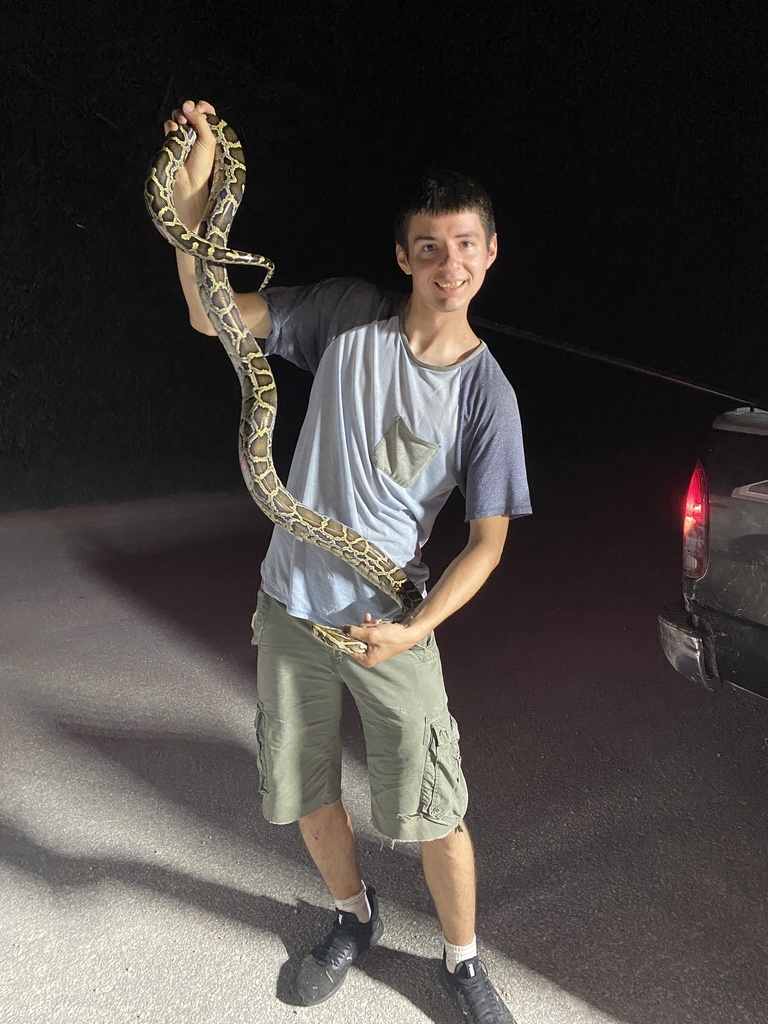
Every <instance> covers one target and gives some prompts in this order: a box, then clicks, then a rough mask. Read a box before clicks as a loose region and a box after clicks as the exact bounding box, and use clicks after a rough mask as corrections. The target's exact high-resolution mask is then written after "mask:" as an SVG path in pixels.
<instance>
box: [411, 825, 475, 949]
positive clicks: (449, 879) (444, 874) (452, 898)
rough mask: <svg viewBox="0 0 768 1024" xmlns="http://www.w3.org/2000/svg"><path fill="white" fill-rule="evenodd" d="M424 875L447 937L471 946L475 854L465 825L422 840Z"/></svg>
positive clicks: (454, 941)
mask: <svg viewBox="0 0 768 1024" xmlns="http://www.w3.org/2000/svg"><path fill="white" fill-rule="evenodd" d="M421 862H422V865H423V867H424V877H425V879H426V881H427V887H428V888H429V891H430V893H431V894H432V899H433V900H434V903H435V909H436V910H437V916H438V917H439V919H440V924H441V925H442V929H443V935H444V936H445V938H446V940H447V941H448V942H450V943H452V944H453V945H455V946H468V945H469V944H470V943H471V942H472V941H473V939H474V937H475V896H476V885H475V855H474V851H473V849H472V840H471V839H470V838H469V832H468V831H467V827H466V825H464V823H463V822H462V824H461V827H460V828H455V829H453V831H452V832H449V833H448V835H447V836H444V837H443V838H442V839H433V840H432V841H431V842H429V843H422V844H421Z"/></svg>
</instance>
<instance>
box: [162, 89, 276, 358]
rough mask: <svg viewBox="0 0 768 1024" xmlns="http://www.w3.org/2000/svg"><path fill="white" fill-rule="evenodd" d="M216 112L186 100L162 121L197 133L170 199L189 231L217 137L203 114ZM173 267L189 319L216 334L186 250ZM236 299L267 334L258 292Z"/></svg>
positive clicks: (257, 333)
mask: <svg viewBox="0 0 768 1024" xmlns="http://www.w3.org/2000/svg"><path fill="white" fill-rule="evenodd" d="M215 113H216V111H215V110H214V108H213V107H212V106H211V104H210V103H207V102H206V101H205V100H199V101H198V102H197V103H194V102H193V101H192V100H186V101H185V102H184V103H183V104H182V106H181V108H180V109H176V110H174V111H173V113H172V115H171V117H170V118H169V119H168V120H167V121H166V122H165V124H164V128H165V132H166V134H168V132H170V131H172V130H173V127H174V124H175V123H177V124H191V125H192V127H193V128H194V129H195V131H196V132H197V140H196V142H195V144H194V146H193V147H192V151H191V152H190V154H189V156H188V157H187V159H186V161H185V163H184V166H183V167H182V168H181V169H180V170H179V173H178V176H177V178H176V187H175V189H174V193H173V198H174V203H175V205H176V211H177V213H178V214H179V217H180V218H181V220H182V221H183V222H184V224H185V225H186V226H187V227H188V228H189V229H190V231H197V229H198V228H199V226H200V221H201V220H202V218H203V214H204V213H205V207H206V204H207V202H208V194H209V182H210V178H211V172H212V170H213V160H214V157H215V155H216V140H215V139H214V137H213V133H212V132H211V129H210V126H209V124H208V121H207V120H206V117H205V115H206V114H215ZM176 267H177V269H178V272H179V281H180V283H181V290H182V291H183V292H184V298H185V299H186V301H187V307H188V308H189V322H190V324H191V325H192V327H194V329H195V330H196V331H200V332H201V334H209V335H215V334H216V332H215V331H214V329H213V326H212V325H211V322H210V320H209V319H208V315H207V314H206V312H205V309H204V308H203V304H202V302H201V301H200V295H199V294H198V290H197V283H196V281H195V259H194V256H190V255H189V254H188V253H185V252H181V250H179V249H177V250H176ZM235 302H236V304H237V308H238V309H239V310H240V314H241V316H242V318H243V320H244V321H245V324H246V326H247V327H248V329H249V330H250V331H251V333H252V334H253V335H254V337H256V338H266V337H268V335H269V333H270V331H271V329H272V324H271V321H270V316H269V307H268V306H267V303H266V302H265V300H264V298H263V297H262V296H261V295H259V293H258V292H237V293H235Z"/></svg>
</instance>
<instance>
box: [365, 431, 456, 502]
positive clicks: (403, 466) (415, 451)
mask: <svg viewBox="0 0 768 1024" xmlns="http://www.w3.org/2000/svg"><path fill="white" fill-rule="evenodd" d="M438 451H440V445H439V444H433V443H432V442H431V441H424V440H423V439H422V438H420V437H417V436H416V434H414V432H413V431H412V430H411V429H410V427H409V426H408V424H407V423H406V422H405V420H404V419H403V418H402V416H398V417H397V419H396V420H395V421H394V423H393V424H392V425H391V426H390V427H389V429H388V430H387V432H386V433H385V434H384V437H382V439H381V440H380V441H379V443H378V444H377V445H376V447H375V448H374V449H373V454H372V458H373V464H374V466H375V467H376V468H377V469H380V470H381V472H382V473H386V475H387V476H388V477H390V479H392V480H394V482H395V483H396V484H400V486H401V487H410V486H411V484H413V483H414V481H415V480H416V478H417V477H418V475H419V473H421V472H422V470H424V469H426V467H427V466H428V465H429V463H430V462H431V461H432V459H433V458H434V457H435V455H436V453H437V452H438Z"/></svg>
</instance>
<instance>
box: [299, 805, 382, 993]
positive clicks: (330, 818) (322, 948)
mask: <svg viewBox="0 0 768 1024" xmlns="http://www.w3.org/2000/svg"><path fill="white" fill-rule="evenodd" d="M299 828H300V829H301V834H302V837H303V839H304V842H305V843H306V845H307V849H308V850H309V853H310V856H311V857H312V860H313V861H314V862H315V866H316V867H317V870H318V871H319V872H320V874H321V875H322V876H323V881H324V882H325V884H326V885H327V886H328V890H329V892H330V894H331V896H332V897H333V899H334V901H335V903H336V906H337V907H338V909H339V911H340V912H339V914H338V915H337V918H336V921H335V923H334V926H333V928H332V930H331V931H330V932H329V933H328V935H326V937H325V939H324V940H323V941H322V942H321V943H320V944H319V945H318V946H315V948H314V949H313V950H312V951H311V953H308V954H307V956H305V957H304V959H303V960H302V961H301V964H300V965H299V969H298V971H297V973H296V977H295V978H294V981H293V988H292V992H293V997H294V998H295V1000H296V1001H297V1002H298V1003H301V1004H303V1005H304V1006H314V1005H315V1004H316V1003H322V1002H323V1001H324V1000H326V999H329V998H330V997H331V996H332V995H333V994H334V992H336V991H337V989H338V988H339V986H340V985H341V984H342V982H343V981H344V978H345V977H346V975H347V972H348V971H349V968H350V967H351V966H352V964H353V963H354V961H355V960H356V959H357V957H358V956H359V955H360V954H361V953H365V952H367V950H369V949H370V948H371V946H375V945H376V943H377V942H378V941H379V939H380V938H381V936H382V933H383V931H384V927H383V925H382V923H381V921H380V920H379V914H378V901H377V900H376V893H375V891H374V889H373V888H369V889H367V890H364V889H363V883H362V880H361V878H360V865H359V864H358V861H357V852H356V849H355V834H354V831H353V829H352V822H351V821H350V820H349V815H348V814H347V809H346V807H345V806H344V804H343V803H342V802H341V800H338V801H337V802H336V803H335V804H326V806H325V807H321V808H320V809H319V810H317V811H314V812H313V813H312V814H308V815H307V816H306V817H305V818H301V819H300V820H299ZM343 904H346V906H344V905H343Z"/></svg>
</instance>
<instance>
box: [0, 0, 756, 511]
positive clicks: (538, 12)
mask: <svg viewBox="0 0 768 1024" xmlns="http://www.w3.org/2000/svg"><path fill="white" fill-rule="evenodd" d="M3 28H4V37H3V41H2V62H3V72H4V80H5V89H4V92H3V95H2V100H1V102H2V104H3V110H2V120H3V126H4V129H5V131H4V133H3V134H4V154H5V157H6V159H5V161H4V172H3V173H4V182H3V185H4V188H3V220H2V246H1V249H0V251H2V254H3V257H4V259H3V264H4V267H3V275H2V281H3V285H2V287H3V303H2V307H3V314H4V315H3V342H2V350H1V351H0V395H1V408H0V471H1V477H0V479H1V480H2V489H1V493H0V501H1V502H2V505H0V508H4V509H8V508H23V507H28V506H34V505H43V506H45V505H56V504H60V503H66V502H77V501H86V500H97V499H104V498H112V499H116V498H123V497H140V496H144V495H149V494H162V493H171V492H174V491H179V490H190V489H201V488H203V489H205V488H214V487H238V486H241V484H240V481H239V470H238V468H237V460H236V452H235V447H236V441H235V438H236V427H237V421H238V417H239V400H238V388H237V381H236V377H235V375H234V373H233V371H232V369H231V367H230V365H229V362H228V360H227V358H226V355H225V353H224V351H223V349H222V348H221V346H219V345H218V344H217V342H216V340H215V339H210V338H205V337H203V336H200V335H197V334H196V333H195V332H194V331H192V330H191V328H189V327H188V325H187V320H186V312H185V307H184V304H183V301H182V299H181V296H180V292H179V290H178V287H177V285H176V279H175V272H174V259H173V255H172V252H171V249H170V247H169V246H167V245H166V244H165V243H163V242H162V240H161V239H160V237H159V236H158V235H157V234H156V233H155V231H154V229H153V228H152V226H151V224H150V221H149V219H148V217H147V214H146V212H145V210H144V206H143V201H142V195H141V186H142V182H143V178H144V176H145V172H146V169H147V165H148V163H149V160H150V159H151V157H152V156H153V153H154V152H155V150H156V149H157V147H158V143H159V140H160V138H161V135H162V127H161V126H162V120H163V118H164V117H165V116H167V113H168V111H169V110H170V109H171V108H172V107H173V106H174V105H176V104H177V103H178V102H179V101H180V100H181V99H184V98H187V97H193V98H206V99H209V100H210V101H211V102H213V103H214V104H215V106H216V107H217V109H218V111H219V112H220V113H221V114H222V116H224V117H226V118H227V119H228V120H230V121H231V122H232V123H233V124H234V125H235V126H236V128H237V130H238V132H239V133H240V135H241V137H242V140H243V143H244V146H245V151H246V158H247V162H248V169H249V179H248V187H249V191H248V195H247V197H246V201H245V203H244V205H243V207H242V209H241V211H240V213H239V214H238V218H237V221H236V223H235V227H234V230H233V238H232V240H233V243H234V244H235V245H237V246H239V247H242V248H248V249H251V250H253V251H257V252H261V253H265V254H268V255H270V256H271V257H272V258H273V259H274V260H275V261H276V263H277V273H276V275H275V279H274V280H275V283H278V284H290V283H296V282H303V281H310V280H313V279H316V278H318V277H320V276H323V275H331V274H354V275H360V276H363V277H367V278H369V279H373V280H376V281H378V282H380V283H382V284H385V285H392V284H395V285H396V284H398V281H399V277H400V276H401V275H400V274H399V271H398V270H397V268H396V267H395V264H394V259H393V247H392V241H391V227H390V225H391V217H392V210H393V205H394V203H395V202H396V198H397V186H398V182H399V181H400V180H402V178H403V176H404V175H405V174H407V173H409V172H411V171H412V170H413V169H414V168H421V167H423V166H425V165H429V164H431V165H437V166H440V165H442V166H452V167H456V168H458V169H461V170H464V171H466V172H468V173H471V174H474V175H476V176H477V177H478V178H479V179H480V180H481V181H483V182H484V183H485V184H486V186H487V188H488V190H489V191H490V192H491V194H492V195H493V197H494V200H495V203H496V206H497V214H498V222H499V233H500V257H499V260H498V262H497V264H496V266H495V267H494V268H493V270H492V272H491V274H490V276H489V280H488V282H487V285H486V288H485V290H484V292H483V293H482V294H481V296H480V298H479V299H478V300H477V304H476V307H475V312H476V313H478V314H480V315H482V316H485V317H488V318H490V319H493V320H497V321H502V322H504V323H506V324H510V325H514V326H516V327H518V328H522V329H525V330H528V331H533V332H537V333H540V334H543V335H546V336H547V337H551V338H559V339H562V340H564V341H567V342H570V343H572V344H577V345H580V346H585V347H588V348H590V349H593V350H595V351H597V352H600V353H603V354H608V355H613V356H618V357H621V358H623V359H628V360H631V361H632V362H635V363H637V364H639V365H641V366H645V367H653V368H655V369H657V370H661V371H665V372H669V373H672V374H676V375H680V376H684V377H687V378H689V379H691V380H694V381H700V382H702V383H705V384H710V385H712V386H714V387H715V388H717V389H718V390H721V391H726V392H728V393H730V394H735V395H736V396H738V397H743V398H745V399H756V400H758V401H764V400H766V398H768V385H767V384H766V380H767V379H768V355H767V354H766V345H765V341H764V338H765V329H764V327H765V320H766V301H765V298H764V295H765V288H764V286H763V285H764V274H765V265H766V216H765V214H766V200H765V196H766V186H768V181H767V180H766V177H767V176H766V120H765V105H766V91H767V90H766V85H767V84H768V81H767V78H766V72H765V53H766V42H768V33H766V15H765V14H764V4H763V3H762V0H760V2H757V0H756V2H754V3H725V2H718V3H678V4H674V5H666V4H658V3H648V2H640V3H635V4H632V5H626V4H622V3H618V2H613V3H605V4H596V3H578V2H577V3H570V4H567V5H566V4H553V3H534V4H526V5H524V7H523V5H520V6H518V5H516V4H510V3H501V2H499V3H496V2H490V0H486V2H479V3H475V4H473V5H466V4H457V3H453V2H444V3H440V4H431V3H424V2H422V3H415V2H413V3H400V2H389V3H387V2H384V0H379V2H378V3H369V2H367V0H356V2H354V3H353V2H340V0H329V2H324V3H320V2H314V0H295V2H277V0H276V2H273V3H267V2H264V0H258V2H255V3H252V4H248V5H246V4H241V5H235V4H216V3H210V2H207V3H206V2H203V3H198V4H196V5H186V4H185V5H180V4H175V3H173V2H171V3H165V4H163V5H158V4H150V3H148V2H146V0H134V2H132V3H123V4H122V5H120V6H113V5H111V4H105V3H97V2H80V3H75V4H70V5H66V6H65V5H63V4H61V5H50V4H49V5H46V4H37V5H34V6H33V8H32V9H31V10H27V11H22V9H21V5H19V6H18V7H17V10H16V13H13V12H6V14H5V15H4V25H3ZM248 280H249V279H248V278H238V279H237V280H236V282H235V283H236V285H237V286H238V287H241V288H243V287H249V284H248ZM250 280H252V281H253V285H252V286H253V287H256V286H257V284H258V281H259V279H258V278H251V279H250ZM403 283H404V280H403ZM484 336H485V337H486V340H487V341H488V343H489V344H490V346H491V348H492V350H493V352H494V354H495V355H496V356H497V358H498V359H499V360H500V362H501V363H502V365H503V367H504V369H505V371H506V372H507V374H508V375H509V377H510V379H511V380H512V381H513V383H514V385H515V388H516V390H517V392H518V396H519V399H520V404H521V408H522V412H523V420H524V426H525V430H526V436H527V443H528V449H529V453H530V455H532V456H533V459H534V460H535V461H536V462H537V464H538V465H540V466H546V464H547V459H548V458H549V456H550V455H552V454H553V453H557V454H558V455H563V454H564V453H565V454H566V455H567V453H568V452H577V451H582V450H584V449H592V448H594V449H602V448H605V447H606V446H607V447H613V448H615V449H617V450H622V448H623V447H626V448H627V450H628V451H629V450H630V449H631V448H633V447H637V446H643V445H651V446H654V445H659V444H662V445H664V444H670V445H675V444H678V442H680V440H681V439H689V438H690V439H693V438H694V437H698V436H699V435H700V434H703V433H706V429H707V427H708V424H709V423H710V421H711V418H712V415H713V414H714V413H715V412H717V411H719V410H720V409H723V408H726V407H727V406H728V405H730V404H733V403H729V402H728V401H727V400H722V399H713V398H706V397H702V396H700V395H698V394H696V393H695V392H692V391H688V390H686V389H684V388H681V387H680V386H678V385H671V384H659V383H658V382H655V381H652V380H649V379H648V378H645V377H641V376H639V375H636V374H633V373H629V372H627V371H626V370H618V369H614V368H611V367H606V366H604V365H602V364H600V363H596V362H592V361H589V360H585V359H582V358H579V357H577V356H573V355H567V354H562V353H559V352H557V351H555V350H552V349H548V348H542V347H539V346H536V345H534V344H532V343H530V342H523V341H519V340H515V339H513V338H510V337H505V336H501V335H499V336H496V335H493V334H489V333H487V332H484ZM275 362H276V364H279V360H276V361H275ZM276 370H277V373H278V383H279V387H280V394H281V410H280V416H279V419H280V427H279V434H278V438H277V453H278V461H279V463H280V465H281V467H282V468H284V467H285V464H286V459H287V454H288V452H289V450H290V445H291V441H292V438H293V436H294V434H295V431H296V429H297V426H298V422H299V420H300V416H301V411H302V408H303V403H304V401H305V397H306V388H307V383H308V382H307V381H305V380H304V377H303V375H302V374H300V373H298V372H297V371H294V370H293V369H292V368H290V367H288V368H286V367H285V366H284V365H277V366H276ZM686 443H687V441H686ZM694 447H695V445H694V442H693V440H691V451H693V450H694Z"/></svg>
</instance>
